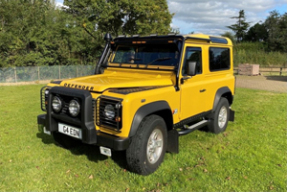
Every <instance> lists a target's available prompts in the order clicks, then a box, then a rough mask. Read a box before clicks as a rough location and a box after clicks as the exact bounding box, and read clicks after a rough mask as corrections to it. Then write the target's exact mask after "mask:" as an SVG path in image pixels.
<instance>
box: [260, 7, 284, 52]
mask: <svg viewBox="0 0 287 192" xmlns="http://www.w3.org/2000/svg"><path fill="white" fill-rule="evenodd" d="M264 24H265V26H266V29H267V31H268V40H267V43H268V48H269V49H270V50H271V51H282V52H287V12H286V13H285V14H283V15H280V14H279V13H278V12H277V11H272V12H270V15H269V16H268V18H267V19H266V20H265V23H264Z"/></svg>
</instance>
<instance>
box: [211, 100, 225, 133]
mask: <svg viewBox="0 0 287 192" xmlns="http://www.w3.org/2000/svg"><path fill="white" fill-rule="evenodd" d="M229 112H230V111H229V103H228V100H227V99H226V98H224V97H222V98H221V99H220V100H219V102H218V105H217V106H216V109H215V111H214V113H213V116H212V117H211V119H210V123H209V125H208V131H210V132H212V133H215V134H218V133H221V132H224V131H225V130H226V127H227V124H228V120H229Z"/></svg>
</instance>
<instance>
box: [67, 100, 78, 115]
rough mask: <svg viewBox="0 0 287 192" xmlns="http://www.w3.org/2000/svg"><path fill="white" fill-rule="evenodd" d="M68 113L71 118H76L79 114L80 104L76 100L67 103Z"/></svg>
mask: <svg viewBox="0 0 287 192" xmlns="http://www.w3.org/2000/svg"><path fill="white" fill-rule="evenodd" d="M69 112H70V114H71V115H72V116H73V117H76V116H77V115H78V114H79V113H80V104H79V102H78V101H76V100H72V101H70V103H69Z"/></svg>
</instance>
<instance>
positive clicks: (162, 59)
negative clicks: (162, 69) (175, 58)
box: [147, 57, 172, 65]
mask: <svg viewBox="0 0 287 192" xmlns="http://www.w3.org/2000/svg"><path fill="white" fill-rule="evenodd" d="M170 59H172V58H171V57H162V58H157V59H155V60H153V61H152V62H150V63H148V64H147V65H151V64H153V63H154V62H156V61H166V60H170Z"/></svg>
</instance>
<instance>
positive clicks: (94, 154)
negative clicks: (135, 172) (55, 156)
mask: <svg viewBox="0 0 287 192" xmlns="http://www.w3.org/2000/svg"><path fill="white" fill-rule="evenodd" d="M36 136H37V138H39V139H41V140H42V142H43V143H44V144H46V145H51V144H54V145H55V146H57V147H61V146H59V145H57V143H56V142H55V141H54V139H53V137H52V136H50V135H47V134H45V133H37V134H36ZM61 148H62V147H61ZM66 150H69V151H70V152H71V153H72V154H73V155H77V156H79V155H85V156H87V158H88V159H89V160H90V161H93V162H95V163H97V162H98V161H104V160H106V159H108V158H109V157H107V156H105V155H102V154H101V153H100V148H99V146H96V145H88V144H84V143H81V144H79V145H78V146H76V147H74V148H71V149H66ZM111 159H112V160H113V161H114V162H115V163H116V164H117V165H118V166H120V167H121V168H122V169H127V163H126V157H125V151H112V157H111Z"/></svg>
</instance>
